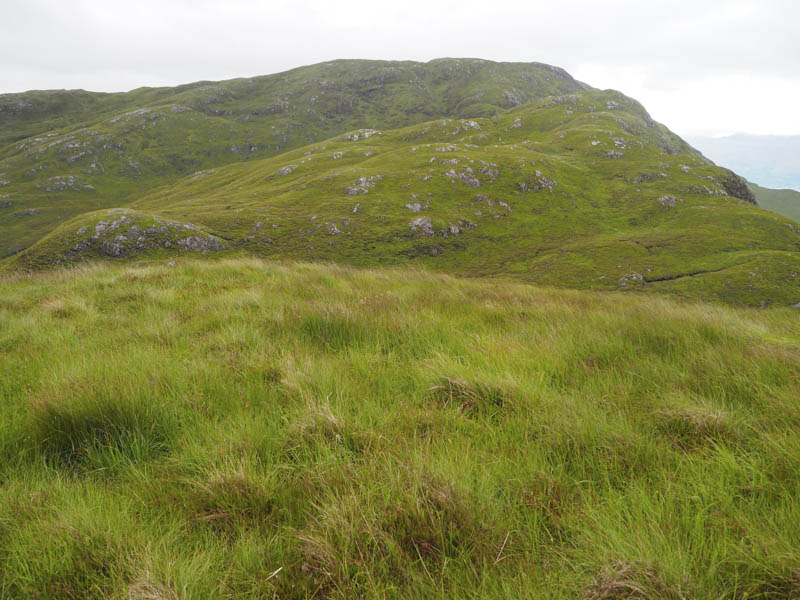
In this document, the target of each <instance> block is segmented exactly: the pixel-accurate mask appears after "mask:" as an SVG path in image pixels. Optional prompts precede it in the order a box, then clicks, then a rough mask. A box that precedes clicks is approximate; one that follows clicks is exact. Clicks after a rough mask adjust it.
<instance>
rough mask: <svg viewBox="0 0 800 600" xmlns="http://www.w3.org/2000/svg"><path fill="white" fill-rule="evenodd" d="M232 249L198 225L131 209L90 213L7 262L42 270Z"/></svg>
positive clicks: (17, 267)
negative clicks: (98, 262) (120, 259)
mask: <svg viewBox="0 0 800 600" xmlns="http://www.w3.org/2000/svg"><path fill="white" fill-rule="evenodd" d="M225 249H226V244H225V241H224V240H222V239H220V238H218V237H216V236H214V235H212V234H210V233H208V232H206V231H203V230H202V229H201V228H200V227H198V226H197V225H193V224H192V223H186V222H182V221H175V220H171V219H165V218H163V217H160V216H158V215H155V214H151V213H142V212H139V211H133V210H130V209H127V208H112V209H109V210H100V211H96V212H92V213H87V214H85V215H81V216H79V217H75V218H74V219H70V220H69V221H68V222H66V223H64V224H63V225H61V226H60V227H59V228H58V229H56V230H55V231H54V232H53V233H51V234H49V235H47V236H45V237H44V238H43V239H42V240H40V241H38V242H37V243H36V244H35V245H34V246H33V247H32V248H28V249H27V250H24V251H22V252H20V253H19V254H18V255H16V256H14V257H12V258H11V259H9V260H7V261H6V265H5V267H6V269H7V270H11V271H16V270H23V271H27V270H39V269H47V268H52V267H57V266H59V265H72V264H76V263H81V262H86V261H89V260H93V259H99V258H103V259H113V258H137V259H139V258H143V257H153V256H159V255H164V254H174V253H180V252H196V253H208V252H219V251H222V250H225Z"/></svg>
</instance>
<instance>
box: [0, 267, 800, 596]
mask: <svg viewBox="0 0 800 600" xmlns="http://www.w3.org/2000/svg"><path fill="white" fill-rule="evenodd" d="M0 370H1V371H0V375H1V376H0V396H2V402H0V597H4V598H6V597H7V598H75V599H77V598H133V599H150V598H168V599H177V598H289V599H292V598H296V599H300V598H509V599H510V598H587V599H591V600H600V599H621V598H676V599H677V598H681V599H684V598H694V599H698V600H699V599H709V600H710V599H719V598H726V599H744V598H763V599H779V598H781V599H786V598H795V597H797V595H798V594H799V593H800V534H799V533H798V532H800V500H798V497H800V496H799V495H798V493H799V492H800V435H799V434H798V425H800V405H798V398H800V380H798V375H800V320H798V318H797V310H796V309H791V308H773V309H766V310H756V309H737V308H730V307H723V306H719V305H713V304H694V303H688V302H681V301H675V300H671V299H666V298H660V297H646V296H632V295H623V294H613V293H612V294H601V293H592V292H580V291H569V290H553V289H546V288H536V287H531V286H525V285H521V284H516V283H504V282H490V281H475V280H465V279H456V278H452V277H449V276H444V275H435V274H430V273H427V272H424V271H415V270H408V269H395V270H391V269H385V270H357V269H353V268H345V267H341V266H329V265H320V264H276V263H269V262H262V261H259V260H255V259H241V260H228V261H213V262H204V261H186V262H179V263H178V265H177V266H175V267H169V266H166V265H164V264H147V265H144V266H139V267H135V266H132V265H88V266H83V267H80V268H76V269H72V270H60V271H54V272H49V273H44V274H38V275H27V276H22V275H17V276H12V277H8V278H6V279H3V280H0Z"/></svg>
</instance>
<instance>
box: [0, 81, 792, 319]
mask: <svg viewBox="0 0 800 600" xmlns="http://www.w3.org/2000/svg"><path fill="white" fill-rule="evenodd" d="M751 202H752V195H751V194H750V192H749V190H748V189H747V187H746V185H745V182H744V181H743V180H741V179H740V178H738V177H736V176H735V175H733V174H732V173H731V172H730V171H727V170H725V169H721V168H718V167H715V166H713V165H711V164H709V163H708V162H707V161H705V160H704V159H703V158H702V157H700V156H698V155H696V154H694V153H693V152H692V151H691V149H689V148H688V147H687V146H686V145H685V144H684V143H683V142H682V141H681V140H680V139H679V138H677V137H676V136H674V135H672V134H671V133H669V131H667V130H666V129H665V128H663V127H661V126H659V125H658V124H656V123H654V122H653V121H652V120H651V119H650V117H649V115H648V114H647V113H646V111H644V109H643V108H642V107H641V106H640V105H639V104H638V103H636V102H635V101H633V100H631V99H629V98H626V97H625V96H623V95H622V94H619V93H617V92H599V91H586V92H580V93H576V94H571V95H568V96H560V97H555V98H548V99H545V100H542V101H539V102H538V103H533V104H528V105H525V106H522V107H518V108H516V109H514V110H512V111H510V112H504V113H502V114H500V115H498V116H496V117H493V118H491V119H488V118H476V119H472V120H449V119H448V120H443V121H434V122H429V123H424V124H421V125H417V126H412V127H410V128H405V129H400V130H393V131H384V130H357V131H355V132H349V133H347V134H345V135H344V136H340V137H338V138H335V139H332V140H328V141H326V142H324V143H322V144H317V145H311V146H307V147H304V148H301V149H298V150H296V151H293V152H290V153H287V154H283V155H280V156H278V157H274V158H272V159H264V160H261V161H253V162H248V163H241V164H236V165H230V166H227V167H224V168H217V169H211V170H206V171H203V172H200V173H196V174H194V175H192V176H191V177H188V178H186V179H184V180H182V181H180V182H179V183H177V184H175V185H173V186H167V187H164V188H162V189H160V190H158V191H156V192H153V193H152V194H150V195H147V196H145V197H143V198H142V199H141V200H138V201H137V202H134V203H133V204H132V205H131V206H132V207H133V208H135V209H136V210H137V211H141V212H142V213H144V214H157V215H161V218H163V219H168V220H172V221H178V222H184V223H192V224H194V225H196V226H199V227H202V228H203V229H204V230H205V231H206V232H208V233H209V234H213V235H214V236H216V237H217V238H220V239H222V240H225V243H226V245H227V246H226V247H227V248H229V250H230V251H232V252H242V253H247V254H256V255H261V256H271V257H281V258H289V259H295V260H296V259H299V260H323V261H336V262H342V263H349V264H354V265H361V266H379V265H386V264H398V263H409V262H413V263H420V264H424V265H426V266H428V267H431V268H433V269H436V270H440V271H446V272H450V273H457V274H460V275H470V276H504V277H512V278H516V279H522V280H526V281H533V282H537V283H541V284H547V285H562V286H570V287H577V288H585V289H606V290H616V289H624V290H640V291H642V290H643V291H652V292H667V293H673V294H679V295H683V296H687V297H692V298H718V299H722V300H724V301H726V302H731V303H744V304H751V305H757V306H759V305H768V304H779V305H780V304H783V305H786V304H795V303H797V302H800V278H798V277H797V273H798V272H800V229H799V228H798V227H797V226H796V225H795V224H793V223H792V222H791V221H789V220H788V219H785V218H781V217H778V216H777V215H775V214H773V213H769V212H767V211H763V210H761V209H759V208H757V207H756V206H754V205H753V204H752V203H751ZM100 218H102V219H106V220H107V219H111V218H113V215H106V216H103V213H94V215H93V216H83V217H79V218H77V219H76V220H74V221H70V222H68V223H67V224H65V225H63V226H62V227H61V228H59V229H58V230H57V231H56V232H54V233H53V234H52V235H50V236H49V237H48V238H46V239H45V240H43V241H42V242H41V243H39V244H37V245H34V246H33V247H32V248H30V249H28V250H26V251H25V252H22V253H20V254H19V255H17V256H15V257H14V259H13V261H12V262H11V265H12V266H14V267H16V268H24V269H37V268H43V267H50V266H53V265H55V264H62V263H68V262H77V261H81V260H84V259H87V258H90V259H91V258H97V257H100V256H103V254H104V253H103V252H97V250H98V248H97V246H94V247H93V248H94V250H92V249H89V250H87V251H85V252H75V251H74V249H75V248H78V247H81V246H82V245H83V244H84V243H85V241H86V240H88V239H90V238H91V237H94V236H96V235H101V234H102V235H107V234H108V232H99V233H96V232H95V231H94V229H93V227H95V225H94V224H93V223H94V221H91V219H95V220H96V219H100ZM90 221H91V222H90ZM138 229H139V228H138V227H137V229H136V231H134V232H133V233H128V232H127V228H122V229H120V230H119V231H116V233H115V236H116V235H122V237H123V239H124V240H127V242H125V243H128V242H131V243H132V241H133V240H135V239H138V237H139V236H140V233H139V232H138ZM79 232H82V233H79ZM134 246H135V244H134ZM173 248H174V249H176V250H177V249H179V247H178V246H174V247H173ZM125 255H126V256H134V257H136V259H137V260H139V259H140V258H141V256H142V255H141V254H140V253H139V252H138V251H137V249H136V248H135V247H131V251H130V252H126V253H125ZM106 256H107V253H106Z"/></svg>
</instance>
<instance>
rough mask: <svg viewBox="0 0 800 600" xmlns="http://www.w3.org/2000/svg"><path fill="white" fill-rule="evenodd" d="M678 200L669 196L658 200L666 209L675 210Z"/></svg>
mask: <svg viewBox="0 0 800 600" xmlns="http://www.w3.org/2000/svg"><path fill="white" fill-rule="evenodd" d="M677 202H678V199H677V198H676V197H675V196H672V195H669V194H667V195H666V196H661V198H659V199H658V203H659V204H661V206H663V207H664V208H675V205H676V204H677Z"/></svg>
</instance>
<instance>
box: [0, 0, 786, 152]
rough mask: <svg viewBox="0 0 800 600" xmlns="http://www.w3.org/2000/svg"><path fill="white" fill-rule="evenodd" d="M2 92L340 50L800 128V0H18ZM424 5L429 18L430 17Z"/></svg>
mask: <svg viewBox="0 0 800 600" xmlns="http://www.w3.org/2000/svg"><path fill="white" fill-rule="evenodd" d="M4 13H5V15H4V19H3V21H2V23H0V52H2V56H3V58H0V93H17V92H23V91H28V90H33V89H86V90H89V91H97V92H122V91H129V90H131V89H135V88H138V87H161V86H174V85H180V84H185V83H191V82H194V81H201V80H209V81H217V80H223V79H233V78H237V77H252V76H258V75H268V74H272V73H279V72H282V71H286V70H289V69H292V68H296V67H300V66H304V65H308V64H315V63H319V62H326V61H329V60H334V59H338V58H363V59H382V60H415V61H421V62H427V61H428V60H431V59H435V58H441V57H445V56H449V57H457V58H461V57H470V58H483V59H487V60H496V61H507V62H542V63H546V64H552V65H556V66H559V67H562V68H564V69H566V70H567V71H568V72H569V73H570V74H571V75H572V76H573V77H575V78H576V79H579V80H581V81H584V82H585V83H588V84H589V85H591V86H593V87H596V88H600V89H607V88H613V89H617V90H619V91H621V92H623V93H625V94H627V95H629V96H631V97H633V98H636V99H637V100H639V101H640V102H642V104H644V106H645V107H646V108H647V109H648V111H649V112H650V113H651V115H652V116H653V117H654V118H655V119H656V120H658V121H660V122H662V123H664V124H666V125H667V126H668V127H670V128H671V129H672V130H674V131H675V132H677V133H678V134H680V135H682V136H713V137H719V136H722V135H731V134H735V133H749V134H754V135H800V111H797V110H796V104H797V101H796V99H797V98H800V77H798V71H800V64H798V63H800V60H798V58H797V57H800V36H797V35H795V32H794V31H793V29H792V28H793V23H796V22H797V21H798V20H799V19H800V3H798V4H795V3H794V2H792V1H791V0H762V1H761V2H755V1H744V0H742V1H739V0H706V1H705V2H703V3H702V4H700V3H697V2H696V1H691V2H690V1H687V0H651V1H650V2H648V3H641V2H634V1H632V0H607V2H605V3H602V6H600V5H599V3H595V2H591V1H589V0H571V1H570V0H565V1H563V2H560V3H557V4H556V3H552V2H534V1H528V2H518V1H509V0H496V1H495V2H494V3H493V4H492V10H491V12H488V11H487V8H486V6H485V4H484V3H480V2H477V1H474V0H461V2H458V3H456V2H455V1H453V0H441V1H440V2H437V3H431V2H424V1H422V0H408V1H407V2H406V3H404V4H403V5H402V6H400V5H391V6H387V5H381V4H380V3H375V2H367V1H366V0H349V1H343V2H340V3H337V4H335V5H334V4H331V3H325V2H322V1H321V0H294V1H289V0H271V1H270V2H268V3H267V2H260V1H258V0H227V1H223V0H191V1H190V0H172V1H171V2H167V3H164V2H163V1H162V2H156V0H141V1H140V2H139V4H138V5H137V9H136V10H132V8H131V6H130V4H129V3H128V2H122V1H121V0H105V1H100V0H72V1H71V2H68V3H64V2H57V1H54V0H6V7H5V8H4ZM421 15H423V16H424V18H423V16H421Z"/></svg>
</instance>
